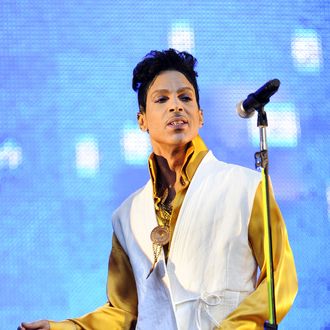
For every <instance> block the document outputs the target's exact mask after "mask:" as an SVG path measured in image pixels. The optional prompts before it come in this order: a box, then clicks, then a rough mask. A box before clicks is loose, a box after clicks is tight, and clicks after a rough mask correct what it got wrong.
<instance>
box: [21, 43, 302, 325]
mask: <svg viewBox="0 0 330 330" xmlns="http://www.w3.org/2000/svg"><path fill="white" fill-rule="evenodd" d="M195 65H196V59H195V58H194V57H193V56H192V55H190V54H188V53H186V52H178V51H175V50H173V49H169V50H166V51H162V52H159V51H152V52H150V53H149V54H147V55H146V57H145V58H144V59H143V60H142V61H141V62H140V63H139V64H138V65H137V66H136V68H135V69H134V72H133V89H134V90H135V91H137V92H138V102H139V109H140V110H139V112H138V116H137V119H138V123H139V126H140V128H141V130H143V131H145V132H147V133H148V134H149V137H150V142H151V145H152V148H153V153H152V154H151V156H150V158H149V170H150V176H151V179H150V181H149V182H148V183H147V184H146V185H145V186H144V187H143V188H141V189H140V190H138V191H137V192H136V193H134V194H133V195H132V196H130V197H129V198H128V199H127V200H125V201H124V203H123V204H122V205H121V206H120V207H119V208H118V209H117V211H116V212H115V213H114V216H113V230H114V234H113V246H112V251H111V256H110V262H109V275H108V286H107V289H108V302H107V304H105V305H104V306H103V307H101V308H99V309H97V310H96V311H94V312H91V313H89V314H86V315H85V316H82V317H80V318H76V319H70V320H66V321H62V322H52V321H45V320H44V321H39V322H34V323H30V324H27V323H23V324H22V325H21V329H23V330H28V329H51V330H57V329H88V330H89V329H97V330H103V329H104V330H105V329H134V328H137V329H143V330H145V329H146V330H148V329H164V330H165V329H166V330H171V329H177V328H178V329H189V330H190V329H214V328H218V329H241V330H244V329H246V330H248V329H249V330H252V329H263V324H264V322H265V321H266V320H267V319H268V305H267V301H268V300H267V294H268V293H267V284H266V265H265V258H264V246H263V230H264V229H263V220H262V219H263V208H262V193H261V184H260V175H259V173H257V172H255V171H252V170H249V169H246V168H243V167H240V166H235V165H230V164H225V163H223V162H220V161H218V160H217V159H216V158H215V157H214V156H213V154H212V152H211V151H209V150H208V149H207V147H206V145H205V144H204V142H203V141H202V139H201V138H200V136H199V135H198V132H199V129H200V128H201V127H202V125H203V112H202V110H201V109H200V105H199V93H198V85H197V81H196V77H197V73H196V72H195V70H194V68H195ZM270 208H271V210H270V212H271V221H272V236H273V253H274V277H275V293H276V303H277V320H278V322H279V321H280V320H281V319H282V318H283V317H284V316H285V314H286V313H287V312H288V310H289V308H290V307H291V305H292V303H293V301H294V298H295V295H296V292H297V278H296V271H295V266H294V261H293V256H292V252H291V249H290V246H289V242H288V237H287V232H286V228H285V224H284V221H283V219H282V216H281V213H280V211H279V208H278V206H277V204H276V202H275V200H274V196H273V193H271V196H270ZM258 267H259V269H260V274H259V277H258V278H257V277H256V276H257V269H258ZM284 276H285V278H284Z"/></svg>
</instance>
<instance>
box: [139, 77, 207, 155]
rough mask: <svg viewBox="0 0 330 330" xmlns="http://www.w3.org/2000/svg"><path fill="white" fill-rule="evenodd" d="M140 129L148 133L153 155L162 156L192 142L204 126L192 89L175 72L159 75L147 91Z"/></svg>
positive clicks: (187, 82) (186, 80)
mask: <svg viewBox="0 0 330 330" xmlns="http://www.w3.org/2000/svg"><path fill="white" fill-rule="evenodd" d="M138 120H139V125H140V128H141V129H142V130H144V131H149V135H150V140H151V144H152V147H153V150H154V152H155V153H156V154H158V155H162V154H163V151H165V152H166V151H168V150H169V149H173V148H176V147H184V146H186V145H187V143H189V142H190V141H191V140H193V139H194V138H195V137H196V136H197V134H198V130H199V128H200V127H201V126H202V123H203V114H202V111H201V110H200V109H199V108H198V105H197V101H196V95H195V90H194V87H193V85H192V84H191V83H190V82H189V80H188V79H187V78H186V77H185V76H184V74H182V73H181V72H178V71H173V70H170V71H164V72H162V73H160V74H159V75H158V76H157V77H156V79H155V80H154V82H153V83H152V84H151V86H150V87H149V90H148V92H147V100H146V111H145V112H144V113H141V114H140V115H139V118H138Z"/></svg>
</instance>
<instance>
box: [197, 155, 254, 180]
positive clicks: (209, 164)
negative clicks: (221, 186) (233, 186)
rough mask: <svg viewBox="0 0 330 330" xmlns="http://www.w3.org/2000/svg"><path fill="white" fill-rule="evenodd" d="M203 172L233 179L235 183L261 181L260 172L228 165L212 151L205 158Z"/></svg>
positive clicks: (202, 164) (202, 166)
mask: <svg viewBox="0 0 330 330" xmlns="http://www.w3.org/2000/svg"><path fill="white" fill-rule="evenodd" d="M201 170H202V171H205V172H206V173H208V174H209V175H210V176H214V177H221V178H226V177H227V178H231V179H232V180H234V181H240V180H242V179H244V180H251V181H254V182H255V181H256V182H259V181H260V172H257V171H256V170H252V169H250V168H247V167H244V166H241V165H236V164H231V163H226V162H223V161H220V160H218V159H217V158H216V157H215V156H214V154H213V153H212V151H209V152H208V153H207V155H206V156H205V157H204V159H203V162H202V163H201Z"/></svg>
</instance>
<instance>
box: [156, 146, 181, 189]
mask: <svg viewBox="0 0 330 330" xmlns="http://www.w3.org/2000/svg"><path fill="white" fill-rule="evenodd" d="M186 150H187V146H184V147H183V148H182V147H181V148H177V149H175V150H171V151H170V152H164V151H162V152H157V151H155V157H156V161H157V164H158V170H159V173H158V180H160V182H161V184H162V185H166V186H167V187H171V188H173V189H175V191H176V192H177V191H178V190H179V189H180V186H181V185H180V177H181V171H182V166H183V163H184V160H185V156H186Z"/></svg>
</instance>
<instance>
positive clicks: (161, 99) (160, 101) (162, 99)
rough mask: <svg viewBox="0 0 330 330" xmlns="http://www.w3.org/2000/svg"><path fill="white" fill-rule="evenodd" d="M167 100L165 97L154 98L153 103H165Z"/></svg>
mask: <svg viewBox="0 0 330 330" xmlns="http://www.w3.org/2000/svg"><path fill="white" fill-rule="evenodd" d="M167 100H168V97H167V96H160V97H157V98H156V100H155V103H165V102H166V101H167Z"/></svg>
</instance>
